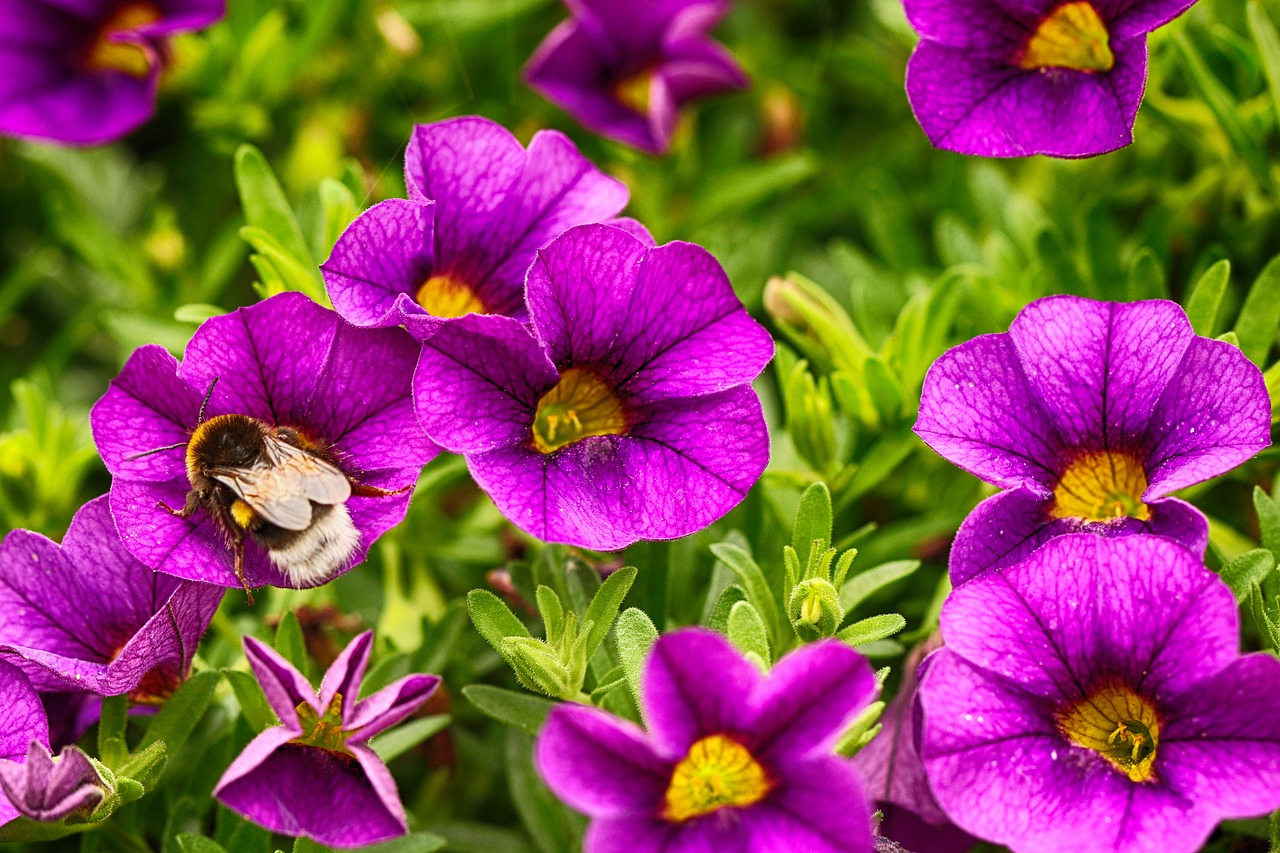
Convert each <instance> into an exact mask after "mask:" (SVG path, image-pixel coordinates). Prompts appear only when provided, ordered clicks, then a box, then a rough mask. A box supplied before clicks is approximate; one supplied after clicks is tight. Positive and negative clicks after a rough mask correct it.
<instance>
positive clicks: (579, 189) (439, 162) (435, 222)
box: [321, 116, 629, 337]
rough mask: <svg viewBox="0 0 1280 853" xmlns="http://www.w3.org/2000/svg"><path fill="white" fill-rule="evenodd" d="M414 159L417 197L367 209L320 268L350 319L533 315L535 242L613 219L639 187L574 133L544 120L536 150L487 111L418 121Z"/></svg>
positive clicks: (411, 182)
mask: <svg viewBox="0 0 1280 853" xmlns="http://www.w3.org/2000/svg"><path fill="white" fill-rule="evenodd" d="M404 165H405V183H406V184H407V185H408V188H409V198H408V199H407V200H406V199H391V200H390V201H384V202H382V203H381V204H378V205H375V206H374V207H372V208H370V209H369V210H367V211H365V212H364V213H363V214H361V215H360V217H359V218H358V219H356V221H355V222H353V223H352V224H351V225H350V227H348V228H347V230H346V231H345V232H343V234H342V236H341V237H340V238H339V239H338V242H337V245H335V246H334V247H333V253H332V254H331V255H330V256H329V259H328V260H327V261H325V262H324V264H323V265H322V266H321V270H322V271H323V272H324V278H325V282H326V284H327V285H328V289H329V296H330V298H331V299H332V300H333V306H334V308H335V309H336V310H337V311H338V313H339V314H341V315H342V316H343V318H344V319H346V320H347V321H348V322H351V323H354V324H355V325H357V326H366V327H367V326H398V325H400V324H401V323H406V324H407V325H408V328H409V331H410V332H412V333H414V334H415V335H417V336H419V337H421V336H422V335H424V334H427V333H428V332H429V331H430V330H431V329H432V328H434V326H435V325H437V323H438V321H433V320H432V319H431V318H442V319H445V318H452V317H461V316H464V315H466V314H473V313H474V314H505V315H508V316H512V317H515V318H517V319H519V320H526V319H527V318H528V315H527V312H526V310H525V305H524V274H525V271H526V270H527V269H528V268H529V264H530V263H531V262H532V261H533V254H534V252H536V251H537V250H538V249H540V248H541V247H543V246H545V245H546V244H547V243H549V242H551V240H552V239H553V238H554V237H556V236H557V235H558V234H559V233H560V232H562V231H564V230H565V229H567V228H570V227H572V226H574V225H582V224H585V223H589V222H603V221H607V220H610V219H612V218H613V217H614V216H616V215H617V214H618V212H619V211H621V210H622V209H623V208H624V207H626V206H627V199H628V197H629V193H628V192H627V188H626V186H625V185H624V184H623V183H622V182H620V181H618V180H616V179H614V178H611V177H609V176H608V175H606V174H604V173H603V172H601V171H600V170H599V169H597V168H596V167H595V166H594V165H592V163H591V161H589V160H587V158H585V157H583V156H582V155H581V154H579V153H578V149H577V148H575V147H574V145H573V143H572V142H570V141H569V138H568V137H566V136H565V135H564V134H562V133H559V132H557V131H554V130H543V131H539V132H538V133H535V134H534V136H533V140H532V141H531V142H530V143H529V148H528V150H525V148H524V147H523V146H521V145H520V143H519V142H518V141H517V140H516V138H515V137H514V136H512V135H511V134H510V133H509V132H508V131H507V130H506V128H504V127H502V125H499V124H496V123H495V122H492V121H489V120H488V119H485V118H480V117H479V116H467V117H464V118H455V119H450V120H449V121H442V122H437V123H436V124H426V125H418V126H417V127H415V128H414V131H413V138H412V139H411V140H410V141H409V149H408V154H407V156H406V157H405V164H404Z"/></svg>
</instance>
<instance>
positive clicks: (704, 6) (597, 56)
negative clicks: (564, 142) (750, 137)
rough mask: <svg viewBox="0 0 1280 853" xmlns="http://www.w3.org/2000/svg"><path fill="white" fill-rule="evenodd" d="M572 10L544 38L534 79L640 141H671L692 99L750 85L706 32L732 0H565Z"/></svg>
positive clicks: (621, 135)
mask: <svg viewBox="0 0 1280 853" xmlns="http://www.w3.org/2000/svg"><path fill="white" fill-rule="evenodd" d="M567 2H568V6H569V9H570V11H571V12H572V15H573V17H571V18H569V20H567V21H565V22H564V23H562V24H561V25H560V26H559V27H557V28H556V29H555V30H553V31H552V32H551V35H549V36H547V39H546V41H544V42H543V43H542V45H541V46H539V48H538V50H537V52H536V53H534V55H533V58H532V59H530V60H529V65H528V67H527V68H526V69H525V77H526V79H527V80H528V81H529V85H530V86H532V87H533V88H534V89H537V90H538V91H539V92H541V93H542V94H543V95H544V96H546V98H547V99H548V100H550V101H552V102H553V103H555V104H558V105H559V106H561V107H563V108H564V109H565V110H566V111H568V112H569V113H570V114H571V115H573V117H574V118H576V119H577V120H578V121H580V122H582V124H583V125H585V126H586V127H588V128H590V129H591V130H594V131H596V132H597V133H600V134H603V135H604V136H607V137H609V138H611V139H616V140H618V141H619V142H625V143H626V144H628V145H631V146H634V147H636V148H639V149H641V150H643V151H649V152H653V153H662V152H665V151H666V150H667V148H668V147H669V146H670V144H671V135H672V134H673V133H674V132H675V129H676V122H677V121H678V119H679V118H680V108H681V106H683V105H684V104H685V103H687V102H689V101H692V100H696V99H698V98H705V97H708V96H710V95H716V94H720V93H722V92H727V91H731V90H733V89H741V88H744V87H746V86H747V85H748V82H749V81H748V80H747V76H746V75H745V74H744V73H743V72H742V69H741V68H740V67H739V66H738V63H737V62H736V61H734V59H733V57H732V56H731V55H730V54H729V52H728V51H727V50H725V49H724V47H723V46H722V45H721V44H720V43H718V42H717V41H715V40H714V39H712V38H711V37H710V36H708V35H707V32H708V31H709V30H710V29H711V28H712V27H714V26H715V24H716V22H717V21H719V20H720V19H721V18H722V17H724V15H725V13H726V12H728V11H729V2H728V0H652V2H645V3H636V2H630V0H567Z"/></svg>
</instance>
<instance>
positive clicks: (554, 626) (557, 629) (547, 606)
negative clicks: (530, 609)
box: [533, 584, 564, 642]
mask: <svg viewBox="0 0 1280 853" xmlns="http://www.w3.org/2000/svg"><path fill="white" fill-rule="evenodd" d="M533 596H534V599H535V600H536V601H537V603H538V613H539V614H540V615H541V616H542V622H543V624H544V625H546V627H547V640H548V641H549V642H555V640H556V639H557V638H558V637H559V636H560V633H561V632H562V631H563V630H564V606H563V605H562V604H561V603H560V596H558V595H556V593H555V590H553V589H552V588H551V587H549V586H544V585H543V584H538V588H537V589H536V590H534V593H533Z"/></svg>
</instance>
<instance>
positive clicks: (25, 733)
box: [0, 660, 49, 825]
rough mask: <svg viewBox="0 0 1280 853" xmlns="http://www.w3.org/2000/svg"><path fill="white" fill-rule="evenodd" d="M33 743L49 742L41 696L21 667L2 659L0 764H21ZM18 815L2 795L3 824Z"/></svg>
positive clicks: (0, 798) (0, 802)
mask: <svg viewBox="0 0 1280 853" xmlns="http://www.w3.org/2000/svg"><path fill="white" fill-rule="evenodd" d="M33 742H34V743H38V744H40V745H41V746H46V747H47V746H48V745H49V721H48V720H46V719H45V716H44V708H43V707H41V705H40V697H39V696H38V695H36V689H35V688H34V687H32V686H31V682H30V681H28V680H27V677H26V675H24V674H23V672H22V670H20V669H18V668H17V667H16V666H13V665H12V664H8V663H5V662H4V661H2V660H0V764H2V763H4V762H16V763H17V764H22V762H24V761H26V759H27V752H28V751H29V750H30V749H31V744H32V743H33ZM19 814H20V813H19V811H18V809H17V808H16V807H15V806H14V805H13V803H11V802H9V798H8V797H0V825H3V824H6V823H8V822H9V821H11V820H13V819H14V818H16V817H17V816H18V815H19Z"/></svg>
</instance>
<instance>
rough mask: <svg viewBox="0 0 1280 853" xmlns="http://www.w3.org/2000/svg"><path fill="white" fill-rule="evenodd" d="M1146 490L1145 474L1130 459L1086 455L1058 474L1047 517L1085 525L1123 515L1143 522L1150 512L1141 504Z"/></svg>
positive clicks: (1101, 453) (1122, 455) (1111, 454)
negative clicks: (1069, 519)
mask: <svg viewBox="0 0 1280 853" xmlns="http://www.w3.org/2000/svg"><path fill="white" fill-rule="evenodd" d="M1146 490H1147V472H1146V471H1145V470H1144V469H1143V467H1142V463H1141V462H1139V461H1138V460H1137V459H1135V458H1134V457H1133V456H1131V455H1129V454H1127V453H1116V452H1108V451H1105V450H1104V451H1099V452H1095V453H1086V454H1085V455H1083V456H1079V457H1077V458H1076V459H1075V460H1074V461H1072V463H1071V464H1070V465H1068V466H1067V470H1065V471H1063V472H1062V476H1061V477H1060V478H1059V479H1058V485H1057V488H1055V489H1054V490H1053V508H1052V509H1051V510H1050V511H1049V514H1050V515H1052V516H1053V517H1054V518H1083V519H1085V520H1087V521H1110V520H1111V519H1113V518H1121V517H1123V516H1126V515H1127V516H1130V517H1132V518H1137V519H1140V520H1142V521H1146V520H1147V519H1149V518H1151V509H1150V508H1149V507H1148V506H1147V505H1146V504H1144V503H1143V502H1142V493H1143V492H1145V491H1146Z"/></svg>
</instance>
